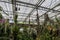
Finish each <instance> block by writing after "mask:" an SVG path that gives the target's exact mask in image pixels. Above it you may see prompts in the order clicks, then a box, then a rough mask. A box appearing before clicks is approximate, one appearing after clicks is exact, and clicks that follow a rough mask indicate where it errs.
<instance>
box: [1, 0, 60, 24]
mask: <svg viewBox="0 0 60 40" xmlns="http://www.w3.org/2000/svg"><path fill="white" fill-rule="evenodd" d="M13 3H14V1H13ZM15 3H16V7H17V12H16V13H17V14H18V19H17V20H18V22H19V23H20V22H26V23H28V22H29V16H30V21H31V22H34V23H36V14H37V11H36V8H37V7H38V14H39V19H40V22H43V21H44V16H43V15H44V14H45V13H46V12H47V14H48V15H49V17H50V18H52V17H53V18H54V17H55V15H56V16H57V14H58V13H60V0H15ZM13 5H15V4H12V0H0V6H1V7H2V8H3V11H2V12H1V13H2V15H3V17H4V18H5V19H9V20H10V21H9V22H12V23H13V20H14V19H13V11H14V10H13ZM19 8H20V10H19Z"/></svg>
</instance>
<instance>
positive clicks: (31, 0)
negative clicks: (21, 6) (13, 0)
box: [17, 0, 38, 4]
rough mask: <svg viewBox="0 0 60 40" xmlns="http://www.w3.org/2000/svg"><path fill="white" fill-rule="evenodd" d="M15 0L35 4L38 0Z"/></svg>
mask: <svg viewBox="0 0 60 40" xmlns="http://www.w3.org/2000/svg"><path fill="white" fill-rule="evenodd" d="M17 1H22V2H26V3H31V4H36V3H37V2H38V0H17Z"/></svg>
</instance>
